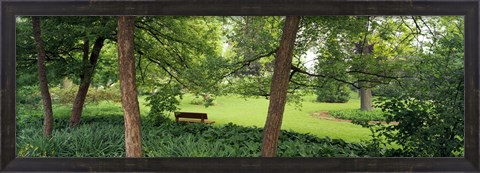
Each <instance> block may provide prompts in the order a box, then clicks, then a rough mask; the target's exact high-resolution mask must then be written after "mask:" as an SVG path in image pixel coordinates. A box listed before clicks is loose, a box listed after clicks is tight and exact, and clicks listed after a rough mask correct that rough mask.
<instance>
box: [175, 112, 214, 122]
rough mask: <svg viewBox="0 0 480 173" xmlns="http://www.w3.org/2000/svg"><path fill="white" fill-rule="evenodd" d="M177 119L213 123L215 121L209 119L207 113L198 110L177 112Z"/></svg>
mask: <svg viewBox="0 0 480 173" xmlns="http://www.w3.org/2000/svg"><path fill="white" fill-rule="evenodd" d="M175 121H176V122H177V123H178V122H188V123H206V124H213V123H215V121H209V120H208V117H207V113H197V112H175Z"/></svg>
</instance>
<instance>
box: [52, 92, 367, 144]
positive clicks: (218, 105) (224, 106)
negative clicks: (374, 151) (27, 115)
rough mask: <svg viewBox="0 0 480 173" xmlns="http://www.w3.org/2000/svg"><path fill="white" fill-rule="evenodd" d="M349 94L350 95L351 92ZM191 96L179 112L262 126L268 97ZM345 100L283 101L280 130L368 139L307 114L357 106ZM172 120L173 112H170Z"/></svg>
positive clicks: (91, 111) (113, 107)
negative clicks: (204, 100) (211, 100)
mask: <svg viewBox="0 0 480 173" xmlns="http://www.w3.org/2000/svg"><path fill="white" fill-rule="evenodd" d="M352 95H353V94H352ZM194 98H195V97H194V96H193V95H190V94H187V95H185V96H184V98H183V100H182V101H181V104H180V109H181V111H191V112H206V113H208V116H209V119H211V120H214V121H216V123H215V124H214V126H221V125H226V124H228V123H234V124H237V125H241V126H246V127H254V126H255V127H260V128H261V127H263V126H264V125H265V120H266V116H267V109H268V103H269V102H268V100H267V99H265V98H248V99H245V98H241V97H239V96H236V95H230V96H221V97H217V98H216V100H215V105H214V106H210V107H205V106H203V105H193V104H191V103H190V102H191V100H193V99H194ZM352 98H353V99H351V100H350V101H349V102H347V103H343V104H342V103H318V102H315V96H314V95H311V96H307V97H305V98H304V101H303V103H302V107H300V108H298V107H296V106H295V105H292V104H287V105H286V108H285V113H284V119H283V124H282V129H283V130H293V131H296V132H299V133H310V134H312V135H315V136H318V137H326V136H328V137H330V138H334V139H335V138H338V139H343V140H345V141H347V142H360V140H361V139H364V140H365V139H370V136H369V135H370V132H369V130H368V129H366V128H362V127H361V126H359V125H354V124H351V123H348V122H336V121H331V120H324V119H319V118H315V117H312V116H311V114H312V113H314V112H320V111H331V110H353V109H358V106H359V105H360V101H359V99H358V98H356V97H355V96H354V97H352ZM139 102H140V111H141V114H142V116H146V115H147V114H148V112H149V110H150V108H149V107H148V106H146V101H145V97H143V96H142V97H140V98H139ZM70 111H71V107H70V106H63V105H55V106H54V114H55V117H63V116H70ZM122 114H123V113H122V109H121V104H120V103H114V102H108V101H102V102H99V103H98V104H87V105H86V106H85V109H84V112H83V115H84V116H107V117H108V116H121V115H122ZM170 118H172V119H173V114H171V115H170Z"/></svg>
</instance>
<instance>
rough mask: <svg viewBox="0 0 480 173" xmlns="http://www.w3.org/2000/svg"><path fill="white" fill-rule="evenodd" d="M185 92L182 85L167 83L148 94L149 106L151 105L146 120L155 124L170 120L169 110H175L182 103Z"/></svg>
mask: <svg viewBox="0 0 480 173" xmlns="http://www.w3.org/2000/svg"><path fill="white" fill-rule="evenodd" d="M182 95H183V93H182V92H181V86H180V85H178V84H177V85H165V86H163V87H161V88H159V89H158V91H156V92H155V93H153V94H152V95H150V96H148V97H147V98H146V101H148V104H147V106H150V112H149V113H148V116H147V117H146V121H149V123H153V124H162V123H164V122H168V121H170V119H168V117H167V113H168V112H175V111H176V110H178V105H180V99H182Z"/></svg>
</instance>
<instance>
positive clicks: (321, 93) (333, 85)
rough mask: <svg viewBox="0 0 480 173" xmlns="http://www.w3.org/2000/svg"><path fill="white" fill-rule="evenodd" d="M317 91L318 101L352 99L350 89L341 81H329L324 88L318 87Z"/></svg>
mask: <svg viewBox="0 0 480 173" xmlns="http://www.w3.org/2000/svg"><path fill="white" fill-rule="evenodd" d="M316 93H317V101H318V102H327V103H346V102H348V100H350V89H349V88H348V86H347V85H346V84H343V83H339V82H327V83H325V85H324V86H323V87H322V88H318V89H316Z"/></svg>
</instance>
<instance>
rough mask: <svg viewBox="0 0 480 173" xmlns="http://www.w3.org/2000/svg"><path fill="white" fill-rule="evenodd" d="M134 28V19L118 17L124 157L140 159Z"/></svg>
mask: <svg viewBox="0 0 480 173" xmlns="http://www.w3.org/2000/svg"><path fill="white" fill-rule="evenodd" d="M134 27H135V17H132V16H128V17H127V16H120V17H118V39H117V40H118V67H119V74H120V75H119V76H120V88H121V94H122V108H123V112H124V119H125V148H126V156H127V157H142V141H141V131H140V125H141V121H140V108H139V106H138V98H137V87H136V76H135V57H134V42H133V41H134Z"/></svg>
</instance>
